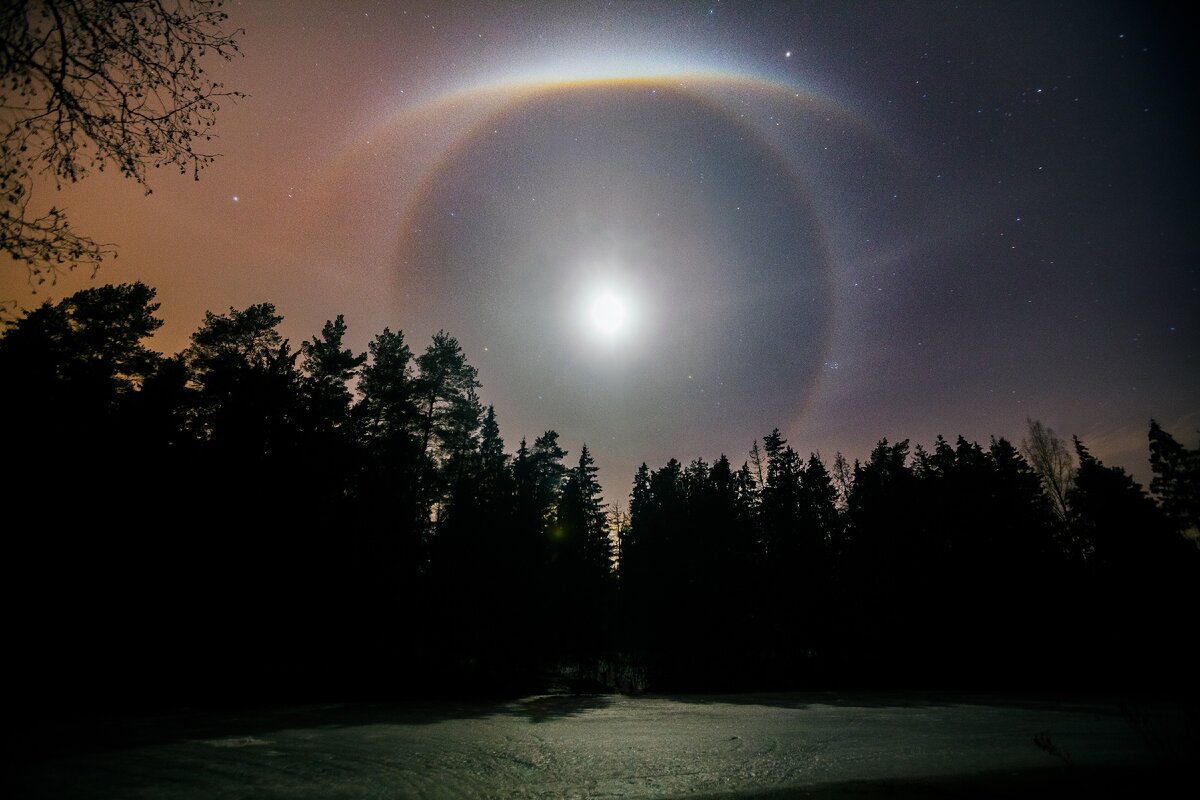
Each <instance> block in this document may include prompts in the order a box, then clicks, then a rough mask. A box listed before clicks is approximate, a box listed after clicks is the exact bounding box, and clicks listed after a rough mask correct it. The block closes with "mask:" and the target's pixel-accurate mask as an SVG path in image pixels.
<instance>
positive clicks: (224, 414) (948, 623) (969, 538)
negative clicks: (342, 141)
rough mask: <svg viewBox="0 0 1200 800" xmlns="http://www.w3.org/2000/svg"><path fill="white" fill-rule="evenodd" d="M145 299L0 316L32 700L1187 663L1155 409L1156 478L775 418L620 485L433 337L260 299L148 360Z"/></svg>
mask: <svg viewBox="0 0 1200 800" xmlns="http://www.w3.org/2000/svg"><path fill="white" fill-rule="evenodd" d="M157 311H158V304H157V302H156V301H155V291H154V290H153V289H152V288H150V287H148V286H146V285H144V284H141V283H133V284H123V285H107V286H100V287H97V288H92V289H86V290H83V291H80V292H78V293H76V294H74V295H72V296H70V297H67V298H66V299H63V300H61V301H60V302H57V303H51V302H45V303H43V304H42V305H40V306H38V307H35V308H33V309H32V310H29V311H24V312H21V313H19V314H16V315H15V316H14V317H13V319H11V320H10V321H9V322H8V324H7V326H6V328H5V329H4V331H3V334H2V337H0V382H2V385H3V387H4V390H3V392H0V420H3V423H2V424H3V430H4V435H3V440H2V441H3V447H4V453H3V455H4V462H5V470H4V472H5V478H4V481H3V487H4V493H5V502H4V507H5V515H4V516H5V520H6V522H5V524H4V531H5V537H4V538H5V544H6V548H5V549H6V554H5V558H4V564H5V581H4V585H5V598H4V599H5V606H6V609H7V618H8V625H7V628H8V630H7V636H6V639H7V644H8V646H7V647H6V651H7V653H8V657H7V659H6V660H7V661H8V662H9V664H10V665H11V666H12V667H13V668H14V674H15V678H12V679H10V680H14V681H15V684H14V685H16V686H18V687H20V691H21V693H23V694H24V695H25V696H26V699H28V700H31V701H32V700H34V699H36V700H38V701H44V702H63V703H71V702H91V703H99V704H105V703H120V704H128V703H136V704H143V705H146V704H150V705H153V704H168V703H181V702H182V703H205V702H225V701H232V700H254V701H258V700H264V701H265V700H273V699H301V698H303V699H315V698H320V697H339V698H346V697H355V696H363V697H366V696H370V697H379V696H385V695H386V696H397V697H411V696H417V695H423V694H426V693H442V694H448V695H462V694H471V693H488V692H503V691H510V690H524V689H527V688H529V687H536V686H542V685H545V683H546V682H547V681H551V680H555V679H562V678H563V676H569V677H571V679H572V680H576V681H580V682H586V684H587V685H594V686H597V687H600V686H603V687H607V688H609V689H617V690H622V691H646V690H649V691H737V690H772V689H827V688H846V687H855V688H881V689H885V688H896V689H922V688H951V687H955V688H1005V689H1008V688H1029V689H1045V690H1048V691H1049V690H1054V691H1060V690H1078V691H1089V690H1096V689H1112V688H1119V687H1125V688H1146V689H1164V690H1165V689H1171V688H1182V687H1186V686H1189V685H1191V683H1192V682H1193V680H1194V675H1195V663H1194V661H1193V660H1192V659H1191V658H1190V656H1189V655H1188V654H1190V653H1191V652H1192V648H1193V645H1194V637H1195V615H1196V609H1197V603H1196V599H1197V598H1196V590H1197V587H1198V586H1200V582H1198V580H1197V579H1198V578H1200V552H1198V550H1197V546H1196V541H1197V538H1196V534H1197V526H1198V524H1200V449H1189V448H1188V447H1186V446H1184V445H1181V444H1180V443H1179V442H1178V441H1177V440H1176V439H1175V438H1174V437H1173V436H1172V435H1171V434H1170V433H1168V432H1167V431H1165V430H1163V429H1162V428H1161V427H1160V426H1159V425H1158V424H1157V423H1155V422H1153V421H1149V430H1148V446H1149V457H1150V464H1151V468H1152V470H1153V475H1154V477H1153V481H1152V483H1151V485H1150V487H1149V490H1150V491H1149V492H1147V491H1146V490H1144V489H1143V488H1142V487H1141V486H1139V485H1138V484H1137V483H1135V482H1134V480H1133V479H1132V478H1131V477H1130V476H1129V475H1128V474H1127V473H1125V472H1124V471H1123V470H1122V469H1120V468H1117V467H1111V466H1107V465H1105V464H1103V463H1101V462H1100V461H1098V460H1097V459H1096V458H1095V457H1093V456H1092V455H1091V453H1090V452H1089V450H1088V448H1087V446H1086V444H1085V443H1084V442H1081V441H1079V440H1074V441H1072V442H1069V443H1068V442H1066V441H1064V440H1062V439H1060V438H1059V437H1058V436H1057V435H1056V434H1054V433H1053V431H1050V430H1048V429H1047V428H1045V427H1044V426H1042V425H1041V423H1038V422H1036V421H1034V422H1030V427H1029V438H1028V439H1027V440H1025V441H1024V442H1023V443H1019V444H1014V443H1011V442H1009V441H1006V440H1005V439H1002V438H993V439H992V440H991V441H989V442H987V443H986V444H984V445H981V444H979V443H976V442H972V441H967V440H966V439H963V438H961V437H959V438H957V439H956V440H950V439H946V438H942V437H938V438H937V439H936V441H934V442H933V443H931V444H930V446H929V447H928V448H926V447H924V446H921V445H915V446H910V443H909V441H907V440H903V441H895V442H889V441H888V440H887V439H881V440H880V441H879V443H878V445H877V446H876V447H875V448H874V450H873V451H872V452H871V453H870V455H869V457H867V458H866V459H865V460H863V461H855V462H853V463H848V462H847V461H846V459H844V458H843V457H841V455H840V454H839V455H838V456H836V457H835V458H834V459H833V461H832V462H831V463H826V462H825V461H824V460H823V459H822V458H821V457H820V456H819V455H817V454H816V453H811V454H809V455H807V456H806V455H804V453H803V452H802V451H800V450H798V449H796V448H795V447H794V446H793V445H792V444H790V443H789V442H788V441H786V440H785V439H784V438H783V436H782V435H781V434H780V432H779V431H778V430H772V431H771V432H769V433H766V434H765V435H764V436H763V437H762V439H761V441H760V442H754V443H753V444H752V445H751V447H750V450H749V452H748V454H746V455H745V456H744V457H739V458H737V459H734V460H731V459H730V458H729V457H727V456H725V455H721V456H719V457H718V458H716V459H715V460H714V461H712V462H711V463H709V462H707V461H704V460H701V459H695V460H692V461H690V462H687V463H684V462H681V461H677V460H674V459H672V460H670V461H668V462H667V463H666V464H663V465H661V466H658V467H657V468H651V467H650V466H649V465H645V464H643V465H642V467H641V468H640V469H639V470H638V471H637V473H636V475H634V476H632V488H631V490H630V492H629V494H628V495H627V496H626V497H617V498H612V497H610V498H609V502H607V503H606V502H605V499H604V498H603V497H602V496H601V490H600V486H599V483H598V480H597V474H596V468H595V466H594V464H593V460H592V454H591V453H590V452H589V450H588V448H587V447H586V446H585V447H583V448H581V450H580V452H579V453H577V454H570V453H567V452H566V451H565V450H564V449H563V448H562V447H561V446H560V444H559V441H558V434H557V433H556V432H555V431H545V432H543V433H541V434H540V435H538V436H536V437H535V438H534V439H533V441H532V442H529V441H527V440H525V439H522V440H521V441H520V443H519V444H518V445H517V446H516V448H515V451H514V452H511V453H510V452H508V450H507V448H506V445H505V443H504V442H503V441H502V439H501V437H500V432H499V425H498V422H497V412H496V411H495V410H494V409H493V408H491V407H484V406H483V405H482V403H481V401H480V398H479V394H478V390H479V389H480V384H479V380H478V377H477V373H476V370H475V369H474V368H473V367H472V366H471V365H470V364H469V363H468V362H467V360H466V358H465V356H464V353H463V351H462V348H461V347H460V346H459V344H458V342H457V341H456V340H455V339H454V338H453V337H452V336H451V335H449V334H448V333H446V332H439V333H438V334H436V335H435V336H433V337H432V340H431V341H430V342H429V343H428V345H426V346H425V347H424V349H423V350H421V349H419V348H417V349H414V346H413V345H412V343H410V342H409V341H407V340H406V338H405V336H404V333H403V332H402V331H400V330H395V331H393V330H391V329H386V328H385V329H384V330H383V331H382V332H380V333H378V334H376V335H375V336H374V338H373V339H371V341H370V343H369V345H368V348H367V352H365V353H354V352H353V351H352V350H351V349H350V348H348V347H347V346H346V345H345V344H344V343H343V339H344V337H345V335H346V331H347V325H346V322H345V320H344V319H343V317H342V316H340V315H339V316H337V317H336V318H335V319H333V320H330V321H328V322H326V323H325V325H324V327H323V328H322V330H321V331H320V332H319V333H318V334H316V335H314V336H313V337H312V338H311V339H310V340H307V341H304V342H302V343H301V344H300V345H299V347H293V346H292V344H291V343H290V342H289V341H288V340H286V339H285V338H283V336H282V335H281V334H280V332H279V325H280V323H281V321H282V317H281V316H280V314H279V313H278V312H277V310H276V309H275V307H274V306H272V305H271V304H270V303H260V304H257V305H252V306H250V307H248V308H245V309H241V310H237V309H232V308H231V309H230V310H229V311H228V312H227V313H221V314H216V313H212V312H209V313H208V314H206V316H205V319H204V321H203V324H202V325H201V327H200V328H199V329H198V330H196V331H195V332H194V333H193V334H192V336H191V344H190V345H189V346H188V347H187V348H186V349H184V350H183V351H182V352H180V353H178V354H175V355H170V356H167V355H162V354H160V353H157V352H155V351H153V350H152V349H150V344H151V343H152V342H151V337H152V335H153V334H154V332H155V331H156V330H157V329H158V328H159V327H160V326H161V325H162V321H161V319H159V318H158V317H157V316H156V313H157ZM743 459H744V460H743ZM738 461H742V463H740V464H739V463H738ZM609 479H610V480H612V477H611V476H610V477H609ZM610 485H619V484H618V483H617V482H616V481H615V480H614V481H613V483H612V484H610ZM580 685H583V684H582V683H581V684H580Z"/></svg>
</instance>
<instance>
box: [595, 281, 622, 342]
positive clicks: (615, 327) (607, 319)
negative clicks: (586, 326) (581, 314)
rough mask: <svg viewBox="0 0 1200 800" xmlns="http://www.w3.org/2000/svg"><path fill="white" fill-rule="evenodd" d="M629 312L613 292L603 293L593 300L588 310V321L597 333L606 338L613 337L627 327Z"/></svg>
mask: <svg viewBox="0 0 1200 800" xmlns="http://www.w3.org/2000/svg"><path fill="white" fill-rule="evenodd" d="M627 318H628V312H627V311H626V308H625V302H624V301H623V300H621V298H620V297H617V296H616V295H615V294H613V293H612V292H602V293H601V294H599V295H597V296H596V297H595V298H594V299H593V300H592V304H591V307H590V308H589V309H588V319H589V320H590V321H591V323H592V327H593V328H595V329H596V331H597V332H599V333H602V334H604V335H605V336H613V335H614V334H616V333H618V332H619V331H620V330H621V329H622V328H623V327H625V320H626V319H627Z"/></svg>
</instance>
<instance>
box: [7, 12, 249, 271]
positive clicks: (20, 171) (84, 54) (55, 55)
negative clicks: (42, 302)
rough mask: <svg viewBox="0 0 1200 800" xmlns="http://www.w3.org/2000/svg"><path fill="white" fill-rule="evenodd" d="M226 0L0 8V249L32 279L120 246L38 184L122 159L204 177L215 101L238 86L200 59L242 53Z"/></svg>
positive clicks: (142, 178)
mask: <svg viewBox="0 0 1200 800" xmlns="http://www.w3.org/2000/svg"><path fill="white" fill-rule="evenodd" d="M223 5H224V0H175V2H171V3H167V2H160V1H159V0H108V1H107V2H106V1H105V0H23V2H22V1H21V0H17V2H8V3H5V4H3V8H2V9H0V92H2V94H0V249H3V250H4V251H6V252H8V253H9V255H11V256H12V257H13V259H15V260H17V261H21V262H24V264H25V266H26V268H27V269H28V270H29V273H30V278H31V280H32V281H34V282H36V283H42V282H44V281H45V280H47V279H50V280H51V281H53V280H54V278H55V277H56V276H57V275H58V274H59V273H60V272H61V271H62V270H64V269H65V270H70V269H73V268H74V267H75V266H77V265H79V264H87V265H90V266H91V268H92V269H93V271H94V270H95V269H96V268H97V267H98V266H99V265H100V262H101V261H102V260H103V259H104V258H105V257H106V256H109V255H114V254H115V251H114V250H113V248H112V246H111V245H107V244H100V243H97V242H96V241H95V240H93V239H91V238H89V237H87V236H84V235H81V234H78V233H76V232H75V231H74V230H73V229H72V227H71V225H70V222H69V220H68V218H67V216H66V214H65V212H64V211H63V210H62V209H60V208H57V207H52V208H50V209H49V211H40V210H39V208H45V204H42V205H40V206H39V205H38V204H33V203H32V196H33V187H34V184H35V182H36V181H37V179H38V178H39V177H40V176H48V177H49V178H50V179H52V180H53V182H54V185H55V187H56V188H59V189H61V188H62V186H63V185H64V184H65V183H74V182H76V181H79V180H81V179H83V178H85V177H87V176H88V175H89V174H91V173H92V172H93V171H98V172H102V171H104V169H105V168H106V167H112V168H115V169H117V170H118V171H119V172H120V173H121V175H123V176H124V177H127V178H132V179H133V180H135V181H137V182H138V183H139V184H141V185H142V186H144V187H146V192H147V193H149V192H150V188H149V186H148V183H147V175H148V173H149V170H150V169H152V168H153V169H158V168H160V167H163V166H174V167H178V168H179V171H180V173H181V174H187V173H189V172H190V173H191V174H192V175H193V177H194V178H195V179H196V180H199V179H200V170H201V169H203V168H204V167H206V166H208V165H209V164H211V163H212V162H213V160H214V159H215V158H216V155H217V154H216V153H214V152H212V151H210V150H209V149H208V148H207V145H206V143H207V142H210V141H211V140H212V138H213V134H212V128H213V126H214V124H215V122H216V114H217V111H218V110H219V109H220V101H222V100H224V99H226V98H228V99H235V100H236V99H237V98H239V97H243V96H244V95H242V93H240V92H235V91H230V90H227V89H226V88H225V87H224V86H223V85H222V84H221V83H220V82H218V81H216V80H213V79H212V78H211V77H210V76H209V75H208V74H207V73H206V72H205V70H204V64H205V63H206V62H207V61H209V60H210V59H213V58H219V59H224V60H226V61H228V60H230V59H232V58H233V57H234V56H235V55H238V54H239V53H240V51H239V48H238V42H237V38H238V36H239V35H241V34H242V32H243V31H242V30H241V29H238V30H234V31H232V32H231V33H225V32H224V31H223V29H222V26H223V25H224V24H225V22H226V21H227V19H228V15H227V14H226V13H225V12H224V11H223V10H222V6H223Z"/></svg>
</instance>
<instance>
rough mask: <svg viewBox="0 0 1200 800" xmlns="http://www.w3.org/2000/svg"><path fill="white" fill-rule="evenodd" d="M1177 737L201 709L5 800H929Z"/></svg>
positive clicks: (1073, 769)
mask: <svg viewBox="0 0 1200 800" xmlns="http://www.w3.org/2000/svg"><path fill="white" fill-rule="evenodd" d="M1188 724H1189V721H1188V719H1187V718H1186V716H1185V715H1184V714H1183V712H1182V711H1181V710H1180V709H1177V708H1173V707H1172V706H1170V705H1166V706H1158V707H1154V708H1148V707H1145V706H1140V707H1134V708H1132V709H1131V708H1129V707H1126V708H1125V709H1122V708H1121V707H1120V706H1119V705H1118V704H1117V702H1116V701H1114V702H1112V703H1107V702H1096V703H1066V702H1056V701H1046V700H1027V699H1020V698H1014V697H1005V698H996V697H968V696H949V695H924V694H915V695H914V694H906V695H894V696H893V695H865V694H864V695H837V694H813V695H809V694H805V695H799V694H784V695H741V696H737V695H735V696H729V697H718V696H697V697H653V696H644V697H625V696H621V695H546V696H533V697H527V698H524V699H521V700H516V701H511V702H502V703H461V704H454V703H440V704H436V705H435V704H426V705H422V704H404V705H333V706H320V707H312V706H310V707H304V708H292V709H281V710H274V711H265V712H264V711H258V712H254V713H246V712H222V713H216V712H196V713H181V714H173V715H170V716H159V717H142V718H129V719H125V720H122V721H120V722H111V723H108V724H106V725H104V726H100V727H88V726H82V727H80V726H76V727H73V728H71V729H69V730H67V729H64V730H63V731H62V739H63V742H64V743H69V745H67V744H64V746H63V747H62V748H61V749H56V747H55V741H54V739H55V734H54V731H53V729H49V732H48V733H47V732H46V731H43V732H42V733H40V734H39V735H41V736H43V737H49V739H48V740H47V741H43V742H40V743H39V746H37V747H35V748H33V750H35V751H36V753H37V754H36V755H35V756H32V757H30V758H29V759H27V761H26V763H25V764H24V765H23V767H22V768H20V769H19V770H18V771H16V772H15V773H10V774H9V776H8V778H10V779H14V778H15V780H16V782H17V788H18V790H19V791H18V793H17V794H8V796H9V797H71V798H91V797H112V798H160V799H162V800H167V799H170V798H201V797H204V798H240V797H255V798H257V797H262V798H351V797H353V798H385V797H386V798H398V797H419V798H439V797H454V798H457V797H465V798H492V797H513V798H517V797H529V798H543V797H544V798H561V797H568V798H569V797H576V798H592V797H678V796H697V795H700V796H703V795H723V794H730V795H739V796H743V795H744V796H754V795H761V796H772V797H775V796H780V797H782V796H810V795H809V794H807V793H808V792H817V793H818V795H819V796H851V795H853V796H860V795H862V793H861V792H860V793H857V794H856V793H855V792H854V791H851V790H849V789H847V788H846V787H855V786H857V787H860V788H861V787H864V786H865V787H870V786H875V787H876V789H875V790H872V791H873V792H874V793H871V792H867V794H869V796H872V797H876V796H889V795H890V794H894V793H895V792H890V791H887V787H892V788H895V787H907V788H905V791H907V792H908V793H907V794H904V796H906V797H908V796H923V792H922V790H921V787H925V788H931V787H935V786H936V787H942V788H940V789H939V790H938V791H939V792H940V793H941V794H945V787H946V786H948V785H949V786H958V787H959V788H961V787H962V786H968V787H974V788H975V789H978V788H979V787H981V786H985V785H987V782H988V781H989V780H990V778H989V776H1000V777H1003V776H1014V775H1024V776H1029V775H1033V776H1038V775H1046V776H1055V778H1054V780H1056V781H1062V780H1069V779H1070V778H1071V776H1073V775H1079V776H1085V775H1088V776H1095V775H1096V774H1097V770H1103V769H1107V768H1116V769H1122V770H1124V769H1132V770H1134V771H1138V774H1141V772H1145V773H1147V774H1153V771H1154V770H1156V769H1157V765H1160V764H1169V763H1177V762H1178V760H1179V759H1180V758H1181V757H1183V758H1187V755H1186V754H1183V753H1181V752H1180V750H1179V748H1185V747H1187V746H1189V745H1188V742H1187V741H1186V739H1187V736H1188V734H1187V732H1186V726H1187V725H1188ZM81 737H82V738H83V739H84V740H83V741H81ZM89 737H90V738H89ZM1181 737H1182V738H1181ZM1121 774H1126V773H1124V772H1123V773H1121ZM1064 776H1065V777H1064ZM1092 780H1093V781H1094V780H1095V779H1094V777H1093V779H1092ZM947 781H949V782H950V783H946V782H947ZM963 781H968V782H970V781H974V782H975V783H965V784H964V783H962V782H963ZM848 782H855V783H848ZM861 782H868V783H861ZM869 782H876V783H869ZM955 782H958V783H955ZM1035 783H1036V778H1035ZM1022 785H1024V784H1022ZM1101 785H1103V784H1101ZM839 787H841V788H839ZM878 787H884V788H883V789H879V788H878ZM914 787H916V788H914ZM784 790H787V791H784ZM1021 791H1022V792H1023V790H1021ZM913 792H915V794H914V793H913ZM974 793H975V792H974V791H968V792H966V793H965V794H964V796H967V795H970V794H974ZM1019 793H1021V792H1018V791H1017V790H1016V789H1014V794H1019Z"/></svg>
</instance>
